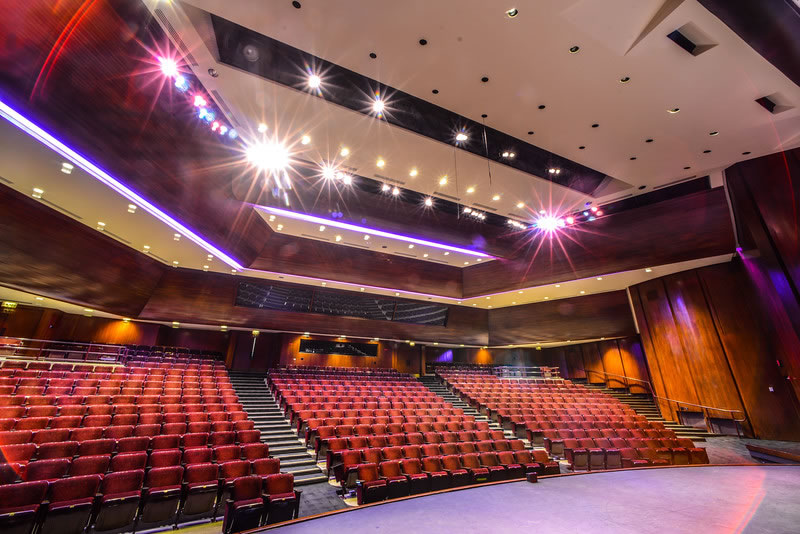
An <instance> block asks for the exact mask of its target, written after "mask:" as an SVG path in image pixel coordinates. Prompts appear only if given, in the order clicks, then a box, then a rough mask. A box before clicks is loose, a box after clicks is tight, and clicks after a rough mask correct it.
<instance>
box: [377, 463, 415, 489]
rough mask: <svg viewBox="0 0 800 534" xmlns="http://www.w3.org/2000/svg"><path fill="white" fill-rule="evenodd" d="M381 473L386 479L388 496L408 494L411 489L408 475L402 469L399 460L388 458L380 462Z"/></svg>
mask: <svg viewBox="0 0 800 534" xmlns="http://www.w3.org/2000/svg"><path fill="white" fill-rule="evenodd" d="M378 470H379V472H380V475H381V476H382V477H383V478H384V479H385V480H386V485H387V487H386V496H387V498H389V499H396V498H398V497H404V496H406V495H408V493H409V491H410V489H409V488H410V486H409V481H408V477H406V476H405V475H404V474H403V472H402V469H401V466H400V461H399V460H387V461H384V462H381V463H380V464H378Z"/></svg>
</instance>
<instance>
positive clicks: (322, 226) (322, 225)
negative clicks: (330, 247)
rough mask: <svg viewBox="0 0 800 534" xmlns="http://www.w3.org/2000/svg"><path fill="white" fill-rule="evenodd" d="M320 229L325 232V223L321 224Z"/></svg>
mask: <svg viewBox="0 0 800 534" xmlns="http://www.w3.org/2000/svg"><path fill="white" fill-rule="evenodd" d="M319 231H320V232H324V231H325V225H324V224H321V225H319Z"/></svg>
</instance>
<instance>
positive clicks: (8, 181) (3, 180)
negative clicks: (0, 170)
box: [0, 176, 14, 185]
mask: <svg viewBox="0 0 800 534" xmlns="http://www.w3.org/2000/svg"><path fill="white" fill-rule="evenodd" d="M0 182H5V183H7V184H9V185H10V184H13V183H14V182H12V181H11V180H9V179H7V178H3V177H2V176H0Z"/></svg>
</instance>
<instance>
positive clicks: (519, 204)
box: [517, 202, 525, 209]
mask: <svg viewBox="0 0 800 534" xmlns="http://www.w3.org/2000/svg"><path fill="white" fill-rule="evenodd" d="M524 207H525V203H524V202H517V208H518V209H522V208H524Z"/></svg>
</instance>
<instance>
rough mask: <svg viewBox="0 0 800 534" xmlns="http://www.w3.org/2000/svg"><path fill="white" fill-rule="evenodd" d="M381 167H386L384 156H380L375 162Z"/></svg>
mask: <svg viewBox="0 0 800 534" xmlns="http://www.w3.org/2000/svg"><path fill="white" fill-rule="evenodd" d="M375 165H377V166H378V167H379V168H381V169H382V168H384V167H385V166H386V161H385V160H384V159H383V158H378V161H376V162H375Z"/></svg>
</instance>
